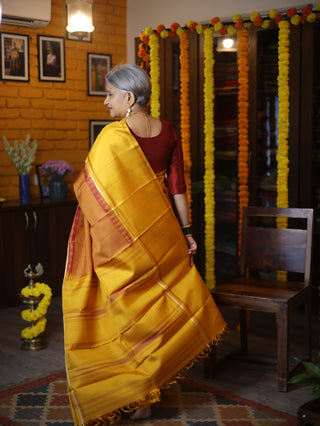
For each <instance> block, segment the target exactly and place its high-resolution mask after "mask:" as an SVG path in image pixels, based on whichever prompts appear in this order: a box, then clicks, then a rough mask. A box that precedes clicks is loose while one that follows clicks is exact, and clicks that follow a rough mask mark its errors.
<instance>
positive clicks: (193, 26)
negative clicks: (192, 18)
mask: <svg viewBox="0 0 320 426" xmlns="http://www.w3.org/2000/svg"><path fill="white" fill-rule="evenodd" d="M197 25H198V24H197V23H196V22H191V24H190V26H189V28H190V30H191V31H194V30H195V29H196V26H197Z"/></svg>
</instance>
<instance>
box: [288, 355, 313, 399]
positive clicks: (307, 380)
mask: <svg viewBox="0 0 320 426" xmlns="http://www.w3.org/2000/svg"><path fill="white" fill-rule="evenodd" d="M319 355H320V352H319ZM296 359H297V358H296ZM297 361H300V360H299V359H297ZM302 364H303V366H304V367H305V372H303V373H300V374H297V375H296V376H293V377H291V379H290V380H289V383H296V384H297V385H299V386H312V394H311V398H312V399H317V398H320V367H319V366H318V365H316V364H314V363H313V362H308V361H302Z"/></svg>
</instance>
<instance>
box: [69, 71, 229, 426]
mask: <svg viewBox="0 0 320 426" xmlns="http://www.w3.org/2000/svg"><path fill="white" fill-rule="evenodd" d="M106 87H107V96H106V99H105V105H107V106H108V108H109V111H110V114H111V116H112V117H121V118H122V119H121V121H115V122H113V123H112V124H109V125H108V126H106V127H105V128H104V129H103V130H102V131H101V132H100V134H99V136H98V137H97V139H96V141H95V143H94V145H93V147H92V149H91V150H90V153H89V155H88V157H87V159H86V162H85V166H84V169H83V171H82V172H81V174H80V176H79V177H78V179H77V181H76V183H75V193H76V196H77V199H78V202H79V206H78V208H77V212H76V215H75V219H74V224H73V227H72V230H71V234H70V238H69V246H68V258H67V265H66V273H65V279H64V285H63V311H64V324H65V351H66V370H67V379H68V392H69V398H70V406H71V409H72V414H73V418H74V423H75V424H76V425H85V424H105V423H104V422H105V421H108V422H110V424H112V423H114V422H116V421H117V420H119V418H120V417H121V414H122V413H123V412H133V415H132V417H131V418H132V419H133V420H134V419H136V418H144V417H147V416H148V415H149V414H150V408H149V407H150V404H152V403H154V402H157V401H160V390H161V388H163V387H164V386H166V385H167V384H168V383H170V382H172V380H174V378H175V377H176V376H177V374H178V373H179V372H180V371H181V370H182V369H184V368H185V367H186V366H187V365H188V364H189V363H190V361H192V360H193V359H195V358H196V357H197V356H198V355H199V354H200V353H201V352H203V351H207V350H208V349H209V347H210V344H213V343H215V342H217V341H218V340H219V338H220V336H221V334H222V333H223V330H224V328H225V322H224V320H223V318H222V317H221V315H220V313H219V311H218V309H217V307H216V305H215V303H214V301H213V299H212V297H211V295H210V293H209V292H208V290H207V288H206V287H205V285H204V283H203V281H202V280H201V278H200V275H199V273H198V272H197V270H196V268H195V267H194V265H193V260H192V256H193V255H194V254H195V252H196V248H197V247H196V243H195V241H194V239H193V238H192V236H191V229H190V226H189V219H188V217H189V214H188V205H187V197H186V194H185V184H184V179H183V166H182V153H181V146H180V142H179V139H178V137H177V135H176V133H175V131H174V130H173V128H172V127H171V126H170V125H169V124H168V123H166V122H164V121H162V120H158V119H155V118H154V117H151V116H150V115H149V114H148V113H147V110H146V105H147V104H148V101H149V98H150V93H151V89H150V81H149V79H148V77H147V75H146V74H145V72H144V71H143V70H142V69H141V68H139V67H138V66H136V65H123V66H120V67H117V68H115V69H114V70H112V71H111V72H110V73H109V75H108V76H107V78H106ZM165 175H167V180H168V188H169V191H170V193H171V195H172V198H173V203H174V207H175V212H176V214H175V212H174V210H173V208H172V206H171V203H170V199H169V197H168V190H167V186H166V185H165ZM181 227H182V229H181Z"/></svg>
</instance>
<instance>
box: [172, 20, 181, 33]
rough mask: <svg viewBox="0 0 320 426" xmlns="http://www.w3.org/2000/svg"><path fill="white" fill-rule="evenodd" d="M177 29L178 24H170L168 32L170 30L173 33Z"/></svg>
mask: <svg viewBox="0 0 320 426" xmlns="http://www.w3.org/2000/svg"><path fill="white" fill-rule="evenodd" d="M179 27H180V24H178V23H177V22H174V23H173V24H171V26H170V30H171V31H172V32H173V33H175V32H176V31H177V29H178V28H179Z"/></svg>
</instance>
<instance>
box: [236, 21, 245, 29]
mask: <svg viewBox="0 0 320 426" xmlns="http://www.w3.org/2000/svg"><path fill="white" fill-rule="evenodd" d="M242 26H243V19H238V20H237V22H236V23H235V27H236V29H237V30H241V29H242Z"/></svg>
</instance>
